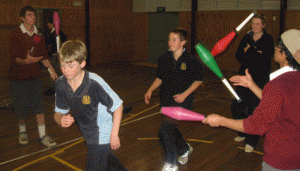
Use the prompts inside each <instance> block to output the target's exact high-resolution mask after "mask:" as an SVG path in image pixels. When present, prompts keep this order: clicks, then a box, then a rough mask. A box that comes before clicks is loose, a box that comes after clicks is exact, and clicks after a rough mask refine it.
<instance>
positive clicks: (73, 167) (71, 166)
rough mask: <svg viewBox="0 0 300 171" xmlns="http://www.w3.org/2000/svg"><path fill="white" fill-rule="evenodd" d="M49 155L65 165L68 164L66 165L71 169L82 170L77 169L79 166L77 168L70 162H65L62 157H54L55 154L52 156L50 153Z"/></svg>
mask: <svg viewBox="0 0 300 171" xmlns="http://www.w3.org/2000/svg"><path fill="white" fill-rule="evenodd" d="M50 157H52V158H53V159H55V160H57V161H59V162H61V163H62V164H64V165H66V166H68V167H70V168H72V169H74V170H76V171H82V170H81V169H79V168H77V167H75V166H73V165H71V164H70V163H68V162H66V161H64V160H62V159H60V158H58V157H56V156H54V155H51V156H50Z"/></svg>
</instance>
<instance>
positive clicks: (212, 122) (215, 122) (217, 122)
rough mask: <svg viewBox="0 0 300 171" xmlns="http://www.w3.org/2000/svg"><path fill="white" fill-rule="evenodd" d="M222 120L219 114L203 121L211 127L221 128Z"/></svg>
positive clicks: (209, 116) (207, 117)
mask: <svg viewBox="0 0 300 171" xmlns="http://www.w3.org/2000/svg"><path fill="white" fill-rule="evenodd" d="M221 119H222V116H220V115H217V114H211V115H208V116H206V117H205V119H204V120H203V121H202V123H204V124H209V126H211V127H219V126H221Z"/></svg>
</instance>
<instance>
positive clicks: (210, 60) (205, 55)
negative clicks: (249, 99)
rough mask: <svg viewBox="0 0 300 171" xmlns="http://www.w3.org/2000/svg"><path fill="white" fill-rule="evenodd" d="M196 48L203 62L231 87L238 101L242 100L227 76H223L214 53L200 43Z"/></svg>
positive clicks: (230, 89)
mask: <svg viewBox="0 0 300 171" xmlns="http://www.w3.org/2000/svg"><path fill="white" fill-rule="evenodd" d="M195 48H196V50H197V53H198V55H199V57H200V59H201V60H202V62H203V63H204V64H205V65H206V66H207V67H208V68H209V69H210V70H211V71H213V72H214V73H215V74H216V75H217V76H218V77H219V78H220V79H221V80H222V82H223V83H224V84H225V86H226V87H227V88H228V89H229V91H230V92H231V93H232V94H233V95H234V97H235V98H236V99H237V101H238V102H241V101H242V99H241V98H240V97H239V96H238V95H237V94H236V92H235V91H234V90H233V88H232V87H231V85H230V84H229V83H228V81H227V80H226V78H224V77H223V74H222V72H221V70H220V68H219V66H218V64H217V63H216V60H215V59H214V57H213V56H212V54H211V53H210V52H209V51H208V50H207V49H206V48H205V47H203V46H202V45H201V44H199V43H198V44H197V45H196V46H195Z"/></svg>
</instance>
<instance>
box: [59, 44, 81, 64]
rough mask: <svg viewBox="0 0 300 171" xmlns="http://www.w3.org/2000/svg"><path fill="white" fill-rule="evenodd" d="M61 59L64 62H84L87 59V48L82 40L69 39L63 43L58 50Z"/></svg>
mask: <svg viewBox="0 0 300 171" xmlns="http://www.w3.org/2000/svg"><path fill="white" fill-rule="evenodd" d="M58 55H59V59H60V60H61V61H62V62H64V63H71V62H73V61H77V62H78V63H82V62H83V61H85V60H86V57H87V50H86V46H85V44H84V43H83V42H82V41H80V40H68V41H66V42H65V43H63V44H62V46H61V49H60V51H59V52H58Z"/></svg>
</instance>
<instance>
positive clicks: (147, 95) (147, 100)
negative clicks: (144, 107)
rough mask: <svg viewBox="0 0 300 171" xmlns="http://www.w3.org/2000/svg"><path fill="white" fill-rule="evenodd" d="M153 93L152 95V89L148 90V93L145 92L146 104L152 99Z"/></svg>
mask: <svg viewBox="0 0 300 171" xmlns="http://www.w3.org/2000/svg"><path fill="white" fill-rule="evenodd" d="M151 95H152V92H151V91H147V93H146V94H145V103H146V104H149V103H150V101H149V100H150V99H151Z"/></svg>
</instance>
